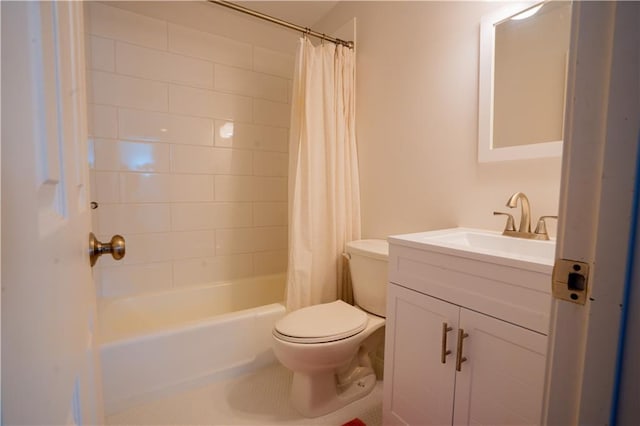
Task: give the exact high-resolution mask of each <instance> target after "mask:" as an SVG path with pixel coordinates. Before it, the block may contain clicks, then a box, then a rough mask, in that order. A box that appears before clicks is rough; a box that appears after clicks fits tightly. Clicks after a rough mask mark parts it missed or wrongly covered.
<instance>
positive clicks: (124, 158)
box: [95, 139, 171, 172]
mask: <svg viewBox="0 0 640 426" xmlns="http://www.w3.org/2000/svg"><path fill="white" fill-rule="evenodd" d="M95 152H96V169H97V170H124V171H134V172H135V171H137V172H145V171H146V172H167V171H169V170H170V169H171V162H170V156H169V145H167V144H154V143H145V142H126V141H116V140H109V139H96V140H95Z"/></svg>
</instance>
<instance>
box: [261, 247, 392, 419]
mask: <svg viewBox="0 0 640 426" xmlns="http://www.w3.org/2000/svg"><path fill="white" fill-rule="evenodd" d="M346 252H347V256H349V258H350V261H349V269H350V271H351V281H352V284H353V297H354V301H355V304H356V306H352V305H350V304H348V303H345V302H343V301H341V300H337V301H335V302H330V303H323V304H319V305H314V306H309V307H306V308H302V309H299V310H297V311H294V312H291V313H289V314H287V315H286V316H284V317H283V318H282V319H280V320H279V321H278V322H277V323H276V325H275V327H274V329H273V350H274V353H275V356H276V358H277V359H278V360H279V361H280V362H281V363H282V364H283V365H284V366H285V367H287V368H288V369H290V370H291V371H293V383H292V386H291V395H290V399H291V403H292V405H293V407H294V408H295V409H296V410H297V411H298V412H300V414H302V415H303V416H305V417H317V416H321V415H324V414H327V413H330V412H333V411H335V410H337V409H339V408H341V407H343V406H345V405H347V404H349V403H350V402H353V401H355V400H357V399H360V398H362V397H363V396H365V395H367V394H368V393H369V392H371V391H372V390H373V388H374V386H375V384H376V375H375V373H374V370H373V367H372V364H371V360H370V358H369V353H370V352H372V351H374V350H375V349H376V348H377V347H378V345H380V344H381V343H382V341H383V338H384V328H383V326H384V323H385V315H386V299H387V264H388V255H389V246H388V244H387V242H386V241H384V240H357V241H352V242H350V243H347V249H346Z"/></svg>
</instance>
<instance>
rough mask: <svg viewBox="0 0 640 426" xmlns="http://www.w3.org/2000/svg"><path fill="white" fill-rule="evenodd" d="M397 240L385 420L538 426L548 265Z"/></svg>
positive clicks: (389, 310) (392, 267)
mask: <svg viewBox="0 0 640 426" xmlns="http://www.w3.org/2000/svg"><path fill="white" fill-rule="evenodd" d="M390 243H391V244H390V255H389V268H390V272H389V277H390V282H389V287H388V295H387V297H388V299H387V322H386V344H385V345H386V346H385V372H384V374H385V380H384V403H383V415H384V424H385V425H405V424H407V425H445V424H455V425H467V424H518V425H521V424H539V423H540V421H541V415H542V401H543V388H544V375H545V357H546V346H547V336H546V334H547V327H548V325H547V324H548V310H549V303H550V294H549V290H548V288H547V287H548V286H550V284H548V282H547V280H550V273H551V270H550V268H536V267H534V268H532V269H534V270H531V268H530V269H529V270H526V269H523V270H518V269H517V268H516V269H514V268H513V267H511V266H505V265H500V264H499V263H498V264H489V265H487V264H486V262H485V261H484V260H480V259H479V258H478V259H473V258H468V257H464V256H456V255H454V254H451V253H441V252H432V251H429V250H422V249H417V248H414V247H403V246H399V245H396V244H394V241H393V239H390ZM536 269H539V270H536ZM496 274H497V275H496ZM521 310H522V312H519V311H521ZM462 335H464V336H466V337H464V338H461V339H462V341H461V348H460V354H459V355H458V352H459V351H458V346H459V345H458V339H459V338H460V336H462ZM458 357H460V358H461V361H462V360H463V359H464V361H463V362H461V363H460V371H457V370H456V359H457V358H458ZM465 358H466V359H465Z"/></svg>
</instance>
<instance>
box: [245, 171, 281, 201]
mask: <svg viewBox="0 0 640 426" xmlns="http://www.w3.org/2000/svg"><path fill="white" fill-rule="evenodd" d="M252 189H253V201H287V178H284V177H254V178H253V185H252Z"/></svg>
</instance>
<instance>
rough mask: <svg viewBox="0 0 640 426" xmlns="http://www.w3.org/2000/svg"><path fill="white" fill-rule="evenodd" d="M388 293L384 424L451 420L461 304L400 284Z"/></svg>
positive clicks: (441, 422)
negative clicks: (442, 299) (456, 337)
mask: <svg viewBox="0 0 640 426" xmlns="http://www.w3.org/2000/svg"><path fill="white" fill-rule="evenodd" d="M387 297H388V298H389V299H388V304H387V323H386V337H385V338H386V343H385V354H384V362H385V369H384V371H385V382H387V383H389V384H387V385H385V388H384V392H385V394H384V403H383V412H384V424H389V425H391V424H410V425H425V424H431V425H442V424H451V415H452V412H453V390H454V382H455V368H454V363H455V352H456V351H455V335H456V330H457V328H458V313H459V310H460V308H458V307H457V306H455V305H452V304H450V303H447V302H443V301H441V300H438V299H435V298H433V297H430V296H426V295H423V294H420V293H417V292H415V291H412V290H408V289H406V288H404V287H401V286H398V285H394V284H390V285H389V290H388V296H387ZM444 327H446V328H444ZM445 340H446V342H445ZM443 350H444V352H445V357H444V361H445V362H444V363H443V362H442V355H443ZM447 351H450V352H449V353H448V354H447Z"/></svg>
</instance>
